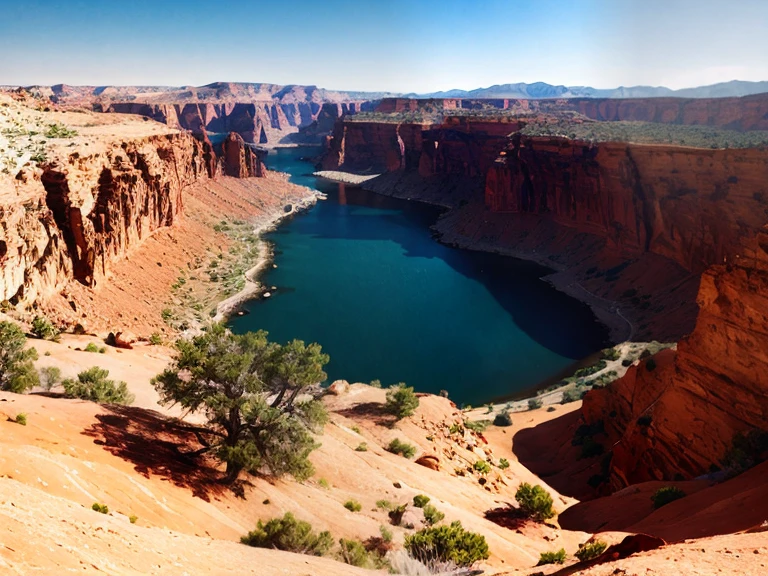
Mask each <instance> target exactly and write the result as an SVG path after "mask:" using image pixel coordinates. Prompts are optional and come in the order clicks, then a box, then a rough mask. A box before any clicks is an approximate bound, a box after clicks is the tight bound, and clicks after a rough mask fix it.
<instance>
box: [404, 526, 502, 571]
mask: <svg viewBox="0 0 768 576" xmlns="http://www.w3.org/2000/svg"><path fill="white" fill-rule="evenodd" d="M405 549H406V550H407V551H408V554H409V555H410V556H411V557H413V558H415V559H416V560H419V561H420V562H423V563H429V562H431V561H434V560H437V561H439V562H453V563H455V564H456V565H457V566H461V567H466V566H472V565H473V564H475V563H476V562H478V561H480V560H485V559H486V558H488V555H489V551H488V544H487V542H486V541H485V537H484V536H482V535H480V534H476V533H474V532H468V531H466V530H465V529H464V528H463V527H462V525H461V522H459V521H458V520H457V521H456V522H453V523H452V524H451V525H450V526H438V527H430V528H424V529H423V530H420V531H418V532H416V533H415V534H413V535H411V536H406V537H405Z"/></svg>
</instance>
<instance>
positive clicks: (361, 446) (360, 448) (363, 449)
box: [355, 442, 368, 452]
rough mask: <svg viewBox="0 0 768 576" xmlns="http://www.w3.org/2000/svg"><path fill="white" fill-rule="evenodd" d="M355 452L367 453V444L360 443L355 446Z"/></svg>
mask: <svg viewBox="0 0 768 576" xmlns="http://www.w3.org/2000/svg"><path fill="white" fill-rule="evenodd" d="M355 452H368V444H366V443H365V442H360V444H358V445H357V448H355Z"/></svg>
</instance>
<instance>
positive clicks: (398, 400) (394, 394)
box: [386, 382, 419, 420]
mask: <svg viewBox="0 0 768 576" xmlns="http://www.w3.org/2000/svg"><path fill="white" fill-rule="evenodd" d="M418 407H419V399H418V398H417V397H416V393H415V392H414V391H413V387H412V386H406V385H405V384H403V383H402V382H400V383H399V384H395V385H394V386H392V387H391V388H390V389H389V390H387V403H386V409H387V412H389V413H390V414H394V415H395V416H396V417H397V419H398V420H400V419H402V418H407V417H408V416H411V415H412V414H413V413H414V412H415V411H416V408H418Z"/></svg>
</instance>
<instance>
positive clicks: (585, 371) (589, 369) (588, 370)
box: [573, 360, 608, 378]
mask: <svg viewBox="0 0 768 576" xmlns="http://www.w3.org/2000/svg"><path fill="white" fill-rule="evenodd" d="M606 366H608V363H607V362H606V361H605V360H598V361H597V363H595V364H593V365H592V366H585V367H584V368H579V369H578V370H576V372H574V374H573V375H574V376H575V377H576V378H584V377H585V376H591V375H592V374H595V373H596V372H600V370H602V369H603V368H605V367H606Z"/></svg>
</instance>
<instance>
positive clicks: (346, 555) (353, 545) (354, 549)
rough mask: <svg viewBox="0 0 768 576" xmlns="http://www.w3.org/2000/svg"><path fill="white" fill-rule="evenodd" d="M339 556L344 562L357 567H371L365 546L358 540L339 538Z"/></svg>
mask: <svg viewBox="0 0 768 576" xmlns="http://www.w3.org/2000/svg"><path fill="white" fill-rule="evenodd" d="M339 548H340V550H339V558H340V559H341V561H342V562H344V563H345V564H349V565H350V566H357V567H358V568H370V567H373V561H372V559H371V557H370V554H369V553H368V550H366V549H365V546H364V545H363V543H362V542H360V541H359V540H345V539H344V538H342V539H341V540H339Z"/></svg>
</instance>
